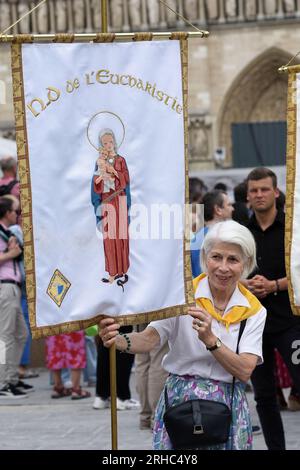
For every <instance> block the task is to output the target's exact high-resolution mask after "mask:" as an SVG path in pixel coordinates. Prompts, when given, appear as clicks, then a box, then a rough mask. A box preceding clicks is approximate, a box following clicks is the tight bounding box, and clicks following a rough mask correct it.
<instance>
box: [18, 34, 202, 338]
mask: <svg viewBox="0 0 300 470" xmlns="http://www.w3.org/2000/svg"><path fill="white" fill-rule="evenodd" d="M64 39H65V38H64ZM12 69H13V86H14V104H15V115H16V130H17V147H18V161H19V175H20V181H21V203H22V216H23V230H24V258H25V268H26V282H27V286H26V287H27V296H28V305H29V315H30V324H31V329H32V333H33V337H35V338H38V337H41V336H46V335H50V334H58V333H62V332H69V331H73V330H78V329H81V328H84V327H87V326H90V325H92V324H95V323H96V322H97V321H98V320H99V319H100V318H101V316H102V315H110V316H118V317H119V320H118V321H119V322H120V323H121V324H135V323H142V322H146V321H149V320H151V319H161V318H166V317H170V316H175V315H181V314H185V313H187V308H188V305H189V304H191V303H192V302H193V295H192V284H191V273H190V261H189V252H188V249H187V248H188V247H187V246H186V245H185V235H184V232H185V230H184V222H185V217H184V215H185V214H184V205H185V204H186V203H187V202H188V200H187V197H188V188H187V186H188V167H187V107H186V106H187V103H186V100H187V83H186V82H187V42H186V40H184V39H180V40H172V41H140V42H139V41H136V42H133V43H117V42H111V43H70V44H68V43H51V44H39V43H34V44H33V43H30V44H25V43H23V44H13V45H12Z"/></svg>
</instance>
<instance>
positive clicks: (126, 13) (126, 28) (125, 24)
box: [122, 0, 130, 33]
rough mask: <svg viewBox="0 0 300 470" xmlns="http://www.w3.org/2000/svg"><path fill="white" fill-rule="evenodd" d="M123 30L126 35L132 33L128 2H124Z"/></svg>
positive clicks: (124, 0) (126, 0) (125, 0)
mask: <svg viewBox="0 0 300 470" xmlns="http://www.w3.org/2000/svg"><path fill="white" fill-rule="evenodd" d="M122 30H123V31H124V32H125V33H126V32H127V31H130V25H129V11H128V0H123V26H122Z"/></svg>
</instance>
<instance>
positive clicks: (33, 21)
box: [30, 2, 38, 34]
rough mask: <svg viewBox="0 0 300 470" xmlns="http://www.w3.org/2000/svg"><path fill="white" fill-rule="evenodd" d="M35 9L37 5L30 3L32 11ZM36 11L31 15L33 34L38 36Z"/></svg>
mask: <svg viewBox="0 0 300 470" xmlns="http://www.w3.org/2000/svg"><path fill="white" fill-rule="evenodd" d="M34 7H35V3H34V2H30V10H32V8H34ZM36 12H37V11H36V10H34V11H33V12H32V13H31V15H30V16H31V21H32V33H33V34H36V33H37V32H38V25H37V16H36Z"/></svg>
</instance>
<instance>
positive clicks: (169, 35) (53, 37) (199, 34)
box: [0, 31, 209, 44]
mask: <svg viewBox="0 0 300 470" xmlns="http://www.w3.org/2000/svg"><path fill="white" fill-rule="evenodd" d="M181 36H182V37H183V38H189V39H195V38H207V37H208V36H209V31H189V32H187V31H184V32H179V31H174V32H170V31H166V32H145V31H144V32H140V33H79V34H16V35H13V34H7V35H0V43H11V42H15V43H19V44H20V43H31V42H42V43H45V42H46V43H47V42H55V43H59V42H94V41H96V42H102V41H103V42H106V41H108V37H111V40H112V41H120V42H122V41H137V40H145V39H147V38H150V39H152V40H167V39H177V38H180V37H181ZM144 38H145V39H144ZM150 39H148V40H150Z"/></svg>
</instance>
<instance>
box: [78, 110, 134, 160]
mask: <svg viewBox="0 0 300 470" xmlns="http://www.w3.org/2000/svg"><path fill="white" fill-rule="evenodd" d="M105 115H109V116H105ZM108 117H109V119H108ZM102 120H103V124H101V121H102ZM108 121H110V122H108ZM113 123H114V125H112V124H113ZM92 126H94V127H96V128H97V130H96V133H97V143H98V140H99V138H98V136H99V131H100V130H101V129H111V130H112V131H113V133H114V134H115V137H116V141H117V146H118V149H119V148H120V147H121V145H122V144H123V142H124V139H125V126H124V124H123V121H122V119H121V118H120V117H119V116H118V115H117V114H115V113H112V112H111V111H100V112H99V113H96V114H94V116H93V117H92V118H91V119H90V120H89V123H88V126H87V130H86V134H87V139H88V141H89V143H90V144H91V146H92V147H94V149H95V150H97V152H99V150H100V148H101V146H96V145H94V143H93V140H94V139H93V137H92V136H91V135H90V134H91V127H92ZM116 128H117V130H116ZM118 138H119V139H118ZM118 140H119V142H120V143H119V142H118Z"/></svg>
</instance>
